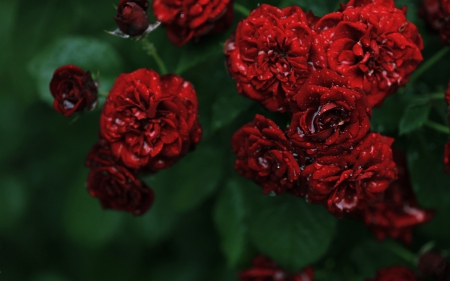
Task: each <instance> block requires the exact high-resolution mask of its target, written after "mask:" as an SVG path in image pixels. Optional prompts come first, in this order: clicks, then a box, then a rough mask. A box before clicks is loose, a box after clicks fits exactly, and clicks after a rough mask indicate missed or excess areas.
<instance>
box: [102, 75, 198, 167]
mask: <svg viewBox="0 0 450 281" xmlns="http://www.w3.org/2000/svg"><path fill="white" fill-rule="evenodd" d="M197 114H198V104H197V96H196V93H195V90H194V88H193V87H192V85H191V84H190V83H189V82H187V81H185V80H184V79H183V78H181V77H180V76H178V75H175V74H170V75H163V76H159V74H158V73H156V72H155V71H153V70H148V69H139V70H136V71H134V72H132V73H128V74H122V75H120V76H119V77H118V78H117V80H116V82H115V83H114V85H113V88H112V89H111V92H110V94H109V96H108V99H107V100H106V102H105V105H104V107H103V112H102V115H101V117H100V138H101V139H102V141H103V142H105V143H107V144H109V145H110V147H111V150H112V153H113V155H114V156H115V157H116V158H118V159H119V158H120V159H121V160H122V161H123V163H124V164H125V165H126V166H127V167H129V168H132V169H143V170H146V171H150V172H151V171H158V170H161V169H164V168H167V167H169V166H171V165H172V164H173V163H175V162H176V161H178V159H180V157H181V156H183V155H185V154H186V153H187V152H188V151H189V150H190V149H192V148H193V147H194V146H195V145H196V144H197V143H198V142H199V141H200V139H201V133H202V130H201V127H200V124H199V122H198V118H197Z"/></svg>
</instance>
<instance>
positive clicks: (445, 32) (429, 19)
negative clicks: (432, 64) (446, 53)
mask: <svg viewBox="0 0 450 281" xmlns="http://www.w3.org/2000/svg"><path fill="white" fill-rule="evenodd" d="M419 15H420V16H421V17H422V18H423V19H424V20H425V22H426V23H427V24H428V26H429V27H431V29H433V30H435V31H437V32H439V33H440V36H441V40H442V42H444V44H446V45H450V1H449V0H422V3H421V6H420V8H419Z"/></svg>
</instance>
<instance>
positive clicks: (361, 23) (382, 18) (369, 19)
mask: <svg viewBox="0 0 450 281" xmlns="http://www.w3.org/2000/svg"><path fill="white" fill-rule="evenodd" d="M355 2H359V1H355ZM364 2H367V1H363V3H364ZM376 2H378V1H376ZM382 2H384V1H382ZM314 30H315V31H316V32H317V33H318V35H317V36H316V38H315V40H316V41H315V44H314V45H313V52H312V54H311V61H312V63H313V64H314V66H315V67H317V68H330V69H331V70H334V71H336V72H338V73H339V74H341V75H343V76H345V78H347V79H348V81H349V86H350V87H352V88H360V89H362V90H364V92H365V93H366V95H367V97H368V99H369V103H370V104H371V105H372V106H380V105H381V104H382V102H383V100H384V98H385V97H387V96H388V95H390V94H392V93H393V92H395V91H396V90H397V89H398V88H399V87H400V86H404V85H405V84H406V83H407V82H408V80H409V77H410V74H411V73H412V71H413V70H414V69H416V67H417V66H418V65H419V64H420V62H421V61H422V59H423V58H422V54H421V52H420V51H421V50H422V49H423V42H422V37H421V36H420V34H419V33H418V31H417V27H416V26H415V25H414V24H412V23H411V22H409V21H408V20H407V19H406V16H405V11H403V10H399V9H397V8H394V7H389V6H384V5H379V4H369V5H365V6H362V7H356V8H355V7H352V6H348V7H347V8H346V9H345V10H344V11H342V12H335V13H331V14H327V15H325V16H324V17H322V19H321V20H319V21H318V22H317V24H316V25H315V26H314Z"/></svg>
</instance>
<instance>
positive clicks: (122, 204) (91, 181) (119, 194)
mask: <svg viewBox="0 0 450 281" xmlns="http://www.w3.org/2000/svg"><path fill="white" fill-rule="evenodd" d="M86 166H87V167H89V168H90V172H89V175H88V179H87V182H86V185H87V189H88V191H89V194H90V195H91V196H93V197H97V198H98V199H99V200H100V203H101V204H102V206H103V208H105V209H115V210H123V211H126V212H130V213H133V214H134V215H135V216H138V215H143V214H144V213H145V212H147V210H148V209H149V208H150V206H151V205H152V203H153V199H154V194H153V191H152V190H151V189H150V188H148V187H147V186H146V185H145V183H143V182H142V181H140V180H139V179H138V178H137V171H135V170H130V169H128V168H127V167H125V166H124V165H122V164H121V163H120V162H118V161H117V160H116V159H115V157H114V156H113V155H112V153H111V150H110V149H109V148H107V147H105V146H102V145H100V144H96V145H95V146H94V147H93V148H92V149H91V151H90V152H89V155H88V157H87V159H86Z"/></svg>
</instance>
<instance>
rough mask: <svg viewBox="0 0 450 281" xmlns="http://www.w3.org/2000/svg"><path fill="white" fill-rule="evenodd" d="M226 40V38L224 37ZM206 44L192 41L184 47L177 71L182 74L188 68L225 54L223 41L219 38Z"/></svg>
mask: <svg viewBox="0 0 450 281" xmlns="http://www.w3.org/2000/svg"><path fill="white" fill-rule="evenodd" d="M222 40H223V41H224V42H225V38H224V39H222ZM208 41H209V42H204V43H206V44H201V45H199V44H195V43H190V44H188V45H187V46H185V47H184V48H183V49H182V51H181V52H182V54H181V58H180V60H179V62H178V65H177V68H176V71H175V72H176V73H177V74H180V75H182V74H183V73H184V72H185V71H187V70H188V69H190V68H192V67H194V66H196V65H198V64H199V63H202V62H204V61H206V60H208V59H211V58H212V57H215V56H220V55H222V56H223V46H222V43H218V42H217V40H208Z"/></svg>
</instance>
